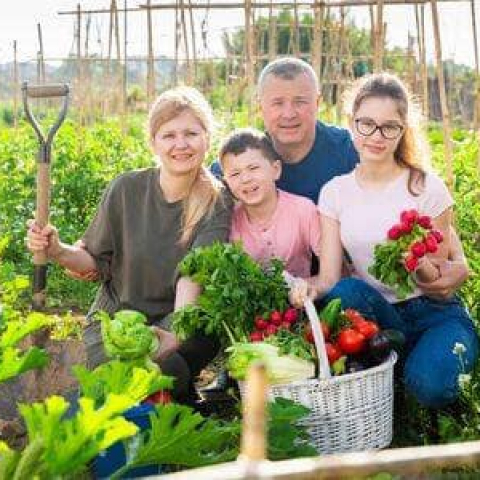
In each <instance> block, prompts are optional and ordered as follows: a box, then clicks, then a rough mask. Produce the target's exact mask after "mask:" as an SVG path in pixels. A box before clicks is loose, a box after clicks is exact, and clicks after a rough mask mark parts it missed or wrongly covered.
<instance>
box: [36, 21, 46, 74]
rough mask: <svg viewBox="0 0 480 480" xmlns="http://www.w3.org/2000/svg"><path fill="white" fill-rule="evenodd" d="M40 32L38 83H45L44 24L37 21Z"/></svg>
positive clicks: (38, 31)
mask: <svg viewBox="0 0 480 480" xmlns="http://www.w3.org/2000/svg"><path fill="white" fill-rule="evenodd" d="M37 33H38V83H45V62H44V54H43V36H42V26H41V25H40V23H37Z"/></svg>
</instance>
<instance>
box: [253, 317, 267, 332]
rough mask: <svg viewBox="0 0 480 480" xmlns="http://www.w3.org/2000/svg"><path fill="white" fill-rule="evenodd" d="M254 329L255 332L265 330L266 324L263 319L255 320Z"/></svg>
mask: <svg viewBox="0 0 480 480" xmlns="http://www.w3.org/2000/svg"><path fill="white" fill-rule="evenodd" d="M255 327H256V328H257V330H265V329H266V328H267V327H268V322H267V321H266V320H265V319H264V318H263V317H260V316H259V317H257V318H255Z"/></svg>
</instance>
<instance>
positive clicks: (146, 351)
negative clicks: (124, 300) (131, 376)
mask: <svg viewBox="0 0 480 480" xmlns="http://www.w3.org/2000/svg"><path fill="white" fill-rule="evenodd" d="M97 316H98V318H99V319H100V321H101V322H102V338H103V344H104V347H105V352H106V354H107V355H108V356H109V357H110V358H116V359H120V360H125V361H134V362H135V363H136V364H137V365H138V366H146V367H147V368H157V366H156V364H155V363H153V362H152V361H151V360H150V358H149V355H151V354H153V353H155V352H156V351H157V349H158V339H157V337H156V335H155V333H154V332H153V331H152V330H151V328H150V327H149V326H148V325H147V324H146V323H147V318H146V317H145V315H143V314H142V313H140V312H136V311H134V310H120V311H119V312H116V313H115V314H114V316H113V319H112V318H110V316H109V315H108V314H107V313H105V312H98V313H97Z"/></svg>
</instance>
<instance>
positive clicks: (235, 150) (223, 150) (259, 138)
mask: <svg viewBox="0 0 480 480" xmlns="http://www.w3.org/2000/svg"><path fill="white" fill-rule="evenodd" d="M248 149H251V150H260V152H261V153H262V155H263V156H264V157H265V158H266V159H267V160H268V161H269V162H272V163H273V162H275V161H277V160H281V158H280V155H279V154H278V153H277V152H276V151H275V149H274V148H273V145H272V142H271V140H270V138H269V137H268V136H267V135H265V134H264V133H262V132H260V131H259V130H256V129H254V128H241V129H239V130H235V131H234V132H233V133H231V134H230V136H228V137H227V138H226V139H225V141H224V142H223V144H222V145H221V147H220V153H219V159H220V165H221V166H222V168H223V167H224V158H225V155H227V154H228V153H231V154H233V155H235V156H236V155H240V154H241V153H245V152H246V151H247V150H248Z"/></svg>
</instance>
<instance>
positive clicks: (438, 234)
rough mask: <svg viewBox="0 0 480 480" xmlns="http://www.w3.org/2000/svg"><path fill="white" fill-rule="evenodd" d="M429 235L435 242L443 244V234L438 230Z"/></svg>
mask: <svg viewBox="0 0 480 480" xmlns="http://www.w3.org/2000/svg"><path fill="white" fill-rule="evenodd" d="M430 234H431V235H433V236H434V237H435V240H437V242H438V243H442V242H443V234H442V232H441V231H440V230H432V231H431V232H430Z"/></svg>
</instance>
